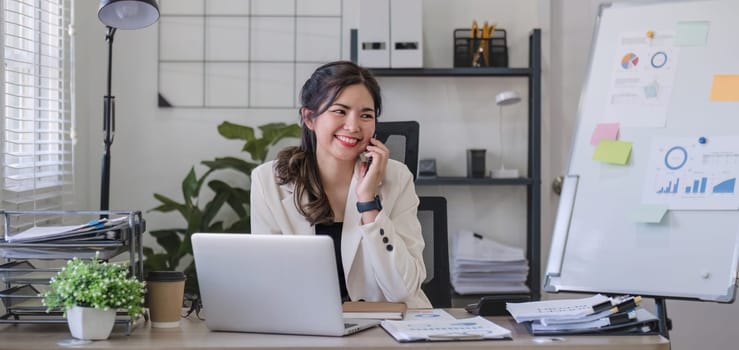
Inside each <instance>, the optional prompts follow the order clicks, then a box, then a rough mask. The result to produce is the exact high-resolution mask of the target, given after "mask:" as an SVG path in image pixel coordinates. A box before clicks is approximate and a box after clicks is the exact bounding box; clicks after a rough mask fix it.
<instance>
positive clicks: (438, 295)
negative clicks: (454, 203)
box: [418, 196, 452, 308]
mask: <svg viewBox="0 0 739 350" xmlns="http://www.w3.org/2000/svg"><path fill="white" fill-rule="evenodd" d="M418 198H419V199H420V203H419V204H418V219H419V221H421V228H422V231H423V239H424V241H425V242H426V247H425V248H424V249H423V260H424V262H425V264H426V275H427V278H426V281H425V282H424V283H423V285H422V286H421V289H423V291H424V293H426V296H428V297H429V300H430V301H431V305H433V307H435V308H445V307H451V306H452V286H451V282H450V279H449V243H448V242H449V241H448V238H447V237H448V234H447V231H448V228H447V220H446V198H444V197H424V196H422V197H418Z"/></svg>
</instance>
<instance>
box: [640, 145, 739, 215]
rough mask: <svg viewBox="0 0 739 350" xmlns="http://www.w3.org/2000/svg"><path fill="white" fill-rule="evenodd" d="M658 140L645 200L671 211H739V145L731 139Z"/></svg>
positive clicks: (644, 196)
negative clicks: (663, 205) (700, 141)
mask: <svg viewBox="0 0 739 350" xmlns="http://www.w3.org/2000/svg"><path fill="white" fill-rule="evenodd" d="M698 139H699V138H697V137H696V138H687V137H680V138H658V139H656V140H655V141H654V142H653V144H652V148H651V150H650V152H651V153H650V158H649V163H648V165H647V176H646V177H645V180H646V181H645V184H644V190H643V196H642V200H643V202H644V203H646V204H667V205H668V207H669V209H673V210H674V209H685V210H691V209H692V210H722V209H739V194H738V193H737V189H736V178H737V176H738V175H739V151H737V150H739V142H737V141H734V140H732V139H731V138H729V137H712V138H710V140H711V142H709V143H703V144H701V143H699V142H698Z"/></svg>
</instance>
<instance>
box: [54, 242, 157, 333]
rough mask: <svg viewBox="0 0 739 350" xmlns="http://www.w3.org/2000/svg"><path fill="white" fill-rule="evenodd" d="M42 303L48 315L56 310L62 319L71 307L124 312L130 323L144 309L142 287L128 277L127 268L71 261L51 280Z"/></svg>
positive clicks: (97, 261) (124, 266) (94, 260)
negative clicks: (60, 313)
mask: <svg viewBox="0 0 739 350" xmlns="http://www.w3.org/2000/svg"><path fill="white" fill-rule="evenodd" d="M43 303H44V305H45V306H46V308H47V310H46V311H47V312H49V311H51V310H53V309H54V308H57V307H59V308H61V309H62V310H63V311H64V312H65V315H66V312H67V309H69V308H71V307H73V306H82V307H91V308H96V309H101V310H109V309H126V310H127V311H128V314H129V315H130V316H131V318H132V319H133V318H135V317H136V316H138V315H140V314H141V312H142V309H143V304H144V283H143V282H140V281H139V280H137V279H136V278H135V277H129V276H128V266H127V265H119V264H112V263H108V262H105V261H101V260H98V258H97V256H96V257H95V258H93V259H92V260H90V261H86V260H82V259H79V258H74V259H72V260H70V261H68V262H67V265H66V266H65V267H64V268H62V270H61V271H59V272H58V273H57V275H56V276H55V277H53V278H52V279H51V285H50V286H49V289H48V290H47V291H46V292H44V293H43Z"/></svg>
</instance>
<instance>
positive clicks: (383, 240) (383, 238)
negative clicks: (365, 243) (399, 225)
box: [382, 237, 390, 243]
mask: <svg viewBox="0 0 739 350" xmlns="http://www.w3.org/2000/svg"><path fill="white" fill-rule="evenodd" d="M388 241H390V240H389V239H387V237H382V243H387V242H388Z"/></svg>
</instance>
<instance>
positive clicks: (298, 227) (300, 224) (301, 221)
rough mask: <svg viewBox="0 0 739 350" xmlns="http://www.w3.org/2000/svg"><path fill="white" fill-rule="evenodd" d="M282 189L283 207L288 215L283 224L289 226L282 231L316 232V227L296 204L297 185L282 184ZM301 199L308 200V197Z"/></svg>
mask: <svg viewBox="0 0 739 350" xmlns="http://www.w3.org/2000/svg"><path fill="white" fill-rule="evenodd" d="M280 189H281V190H282V191H283V197H282V208H283V209H284V210H285V215H286V216H287V218H286V219H287V220H285V222H283V223H282V224H284V225H286V226H288V227H287V228H286V229H283V230H282V233H283V234H293V235H296V234H298V235H305V234H315V233H316V231H315V228H314V227H313V226H312V225H311V224H310V222H308V220H306V219H305V217H304V216H303V215H302V214H300V212H299V211H298V208H297V207H296V206H295V202H294V199H293V193H294V192H295V185H293V184H291V183H290V184H285V185H281V186H280ZM301 200H302V201H303V202H306V201H307V199H305V198H301Z"/></svg>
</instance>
